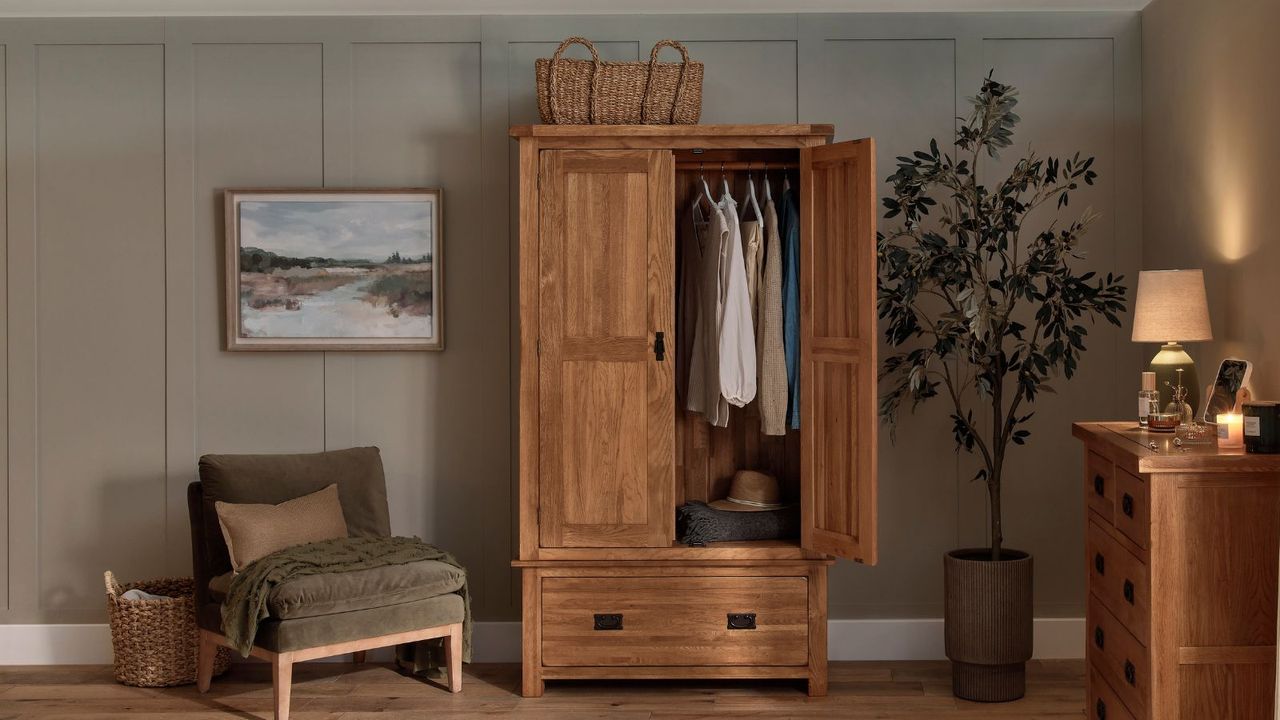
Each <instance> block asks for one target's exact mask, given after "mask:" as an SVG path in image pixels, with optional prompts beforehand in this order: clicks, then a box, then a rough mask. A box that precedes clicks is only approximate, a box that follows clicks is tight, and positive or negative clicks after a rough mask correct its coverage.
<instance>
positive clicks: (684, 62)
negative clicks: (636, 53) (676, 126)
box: [640, 40, 689, 123]
mask: <svg viewBox="0 0 1280 720" xmlns="http://www.w3.org/2000/svg"><path fill="white" fill-rule="evenodd" d="M664 47H670V48H675V49H676V50H679V51H680V78H679V79H678V80H676V94H675V97H674V98H672V100H671V115H669V116H668V117H667V122H669V123H671V122H675V119H676V108H678V107H680V100H681V99H682V98H683V97H684V86H685V75H686V74H687V72H688V70H689V49H688V48H686V47H685V46H684V43H681V42H679V41H677V40H659V41H658V42H656V43H654V44H653V50H651V51H649V75H648V77H646V78H645V81H644V97H642V98H641V100H640V117H641V119H642V120H643V119H644V109H645V108H646V107H648V106H649V88H650V87H651V86H652V85H653V68H654V66H656V65H657V64H658V53H659V52H661V51H662V48H664Z"/></svg>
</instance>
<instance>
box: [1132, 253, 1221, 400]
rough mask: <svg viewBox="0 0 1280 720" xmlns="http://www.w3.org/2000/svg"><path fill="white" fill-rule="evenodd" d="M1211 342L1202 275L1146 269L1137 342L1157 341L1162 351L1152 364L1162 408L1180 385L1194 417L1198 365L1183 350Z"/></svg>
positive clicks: (1136, 314) (1136, 317) (1137, 305)
mask: <svg viewBox="0 0 1280 720" xmlns="http://www.w3.org/2000/svg"><path fill="white" fill-rule="evenodd" d="M1212 339H1213V330H1212V329H1211V328H1210V326H1209V301H1208V300H1207V298H1206V297H1205V291H1204V271H1203V270H1143V271H1142V272H1140V273H1138V297H1137V300H1136V301H1135V302H1134V308H1133V341H1134V342H1158V343H1164V344H1163V345H1161V346H1160V352H1158V353H1156V356H1155V357H1154V358H1152V359H1151V371H1152V372H1154V373H1155V374H1156V389H1157V390H1159V391H1160V405H1161V407H1164V406H1166V405H1168V403H1169V402H1170V401H1171V400H1172V399H1173V392H1172V388H1173V386H1176V385H1177V384H1178V370H1182V384H1183V387H1185V388H1186V391H1187V404H1188V405H1190V406H1191V410H1192V413H1193V414H1194V413H1196V412H1198V411H1199V409H1200V381H1199V379H1197V378H1196V364H1195V362H1194V361H1192V359H1191V356H1190V355H1188V354H1187V353H1186V351H1185V350H1183V349H1182V345H1180V344H1179V343H1183V342H1201V341H1204V340H1212Z"/></svg>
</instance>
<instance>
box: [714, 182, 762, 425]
mask: <svg viewBox="0 0 1280 720" xmlns="http://www.w3.org/2000/svg"><path fill="white" fill-rule="evenodd" d="M720 211H721V213H723V216H724V217H723V220H724V223H725V225H726V226H727V227H726V229H727V231H728V232H727V233H725V234H724V235H723V242H721V244H720V268H719V269H720V293H721V302H720V306H721V314H720V318H719V323H717V325H718V328H719V332H718V344H717V346H718V348H719V356H720V363H719V364H720V394H721V396H723V397H724V399H725V400H727V401H728V402H729V404H730V405H735V406H737V407H743V406H745V405H746V404H747V403H749V402H751V401H752V400H754V399H755V397H756V335H755V330H754V328H753V327H752V325H751V295H750V292H749V291H748V289H747V269H746V263H745V260H744V259H743V256H742V233H741V230H740V228H739V224H738V204H737V203H736V202H735V201H734V199H733V197H732V196H731V195H729V194H728V193H724V194H723V195H722V196H721V198H720ZM726 423H727V420H726Z"/></svg>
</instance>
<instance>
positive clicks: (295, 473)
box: [200, 447, 391, 577]
mask: <svg viewBox="0 0 1280 720" xmlns="http://www.w3.org/2000/svg"><path fill="white" fill-rule="evenodd" d="M334 484H336V485H337V486H338V497H339V499H340V500H341V501H342V514H343V516H344V517H345V518H346V521H347V532H348V533H349V534H350V535H351V536H352V537H386V536H389V535H391V516H390V513H389V512H388V510H387V485H386V480H385V478H384V477H383V473H382V457H381V455H380V454H379V453H378V448H376V447H360V448H351V449H348V450H333V451H330V452H322V453H306V454H296V455H205V456H204V457H202V458H200V485H201V491H202V493H203V499H204V507H203V512H202V517H203V525H204V527H203V531H202V535H203V536H204V545H205V558H206V561H207V562H208V567H206V568H205V570H206V571H207V572H208V576H207V577H212V576H214V575H219V574H221V573H224V572H227V571H228V570H230V569H231V561H230V559H229V558H228V556H227V546H226V543H224V542H223V540H222V528H220V527H219V526H218V514H217V512H215V510H214V505H213V504H214V503H215V502H217V501H219V500H221V501H222V502H228V503H258V504H267V505H278V504H280V503H282V502H284V501H286V500H292V499H294V498H297V497H302V496H303V495H308V494H310V493H313V492H316V491H317V490H321V489H323V488H324V487H325V486H327V485H334Z"/></svg>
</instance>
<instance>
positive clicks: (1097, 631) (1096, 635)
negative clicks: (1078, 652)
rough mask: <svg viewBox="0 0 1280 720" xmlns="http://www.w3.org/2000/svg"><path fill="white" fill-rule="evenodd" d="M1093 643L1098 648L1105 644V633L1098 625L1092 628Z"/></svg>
mask: <svg viewBox="0 0 1280 720" xmlns="http://www.w3.org/2000/svg"><path fill="white" fill-rule="evenodd" d="M1093 644H1094V645H1097V646H1098V649H1099V650H1101V649H1102V647H1103V646H1104V645H1106V644H1107V634H1106V633H1104V632H1102V628H1100V627H1096V628H1094V629H1093Z"/></svg>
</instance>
